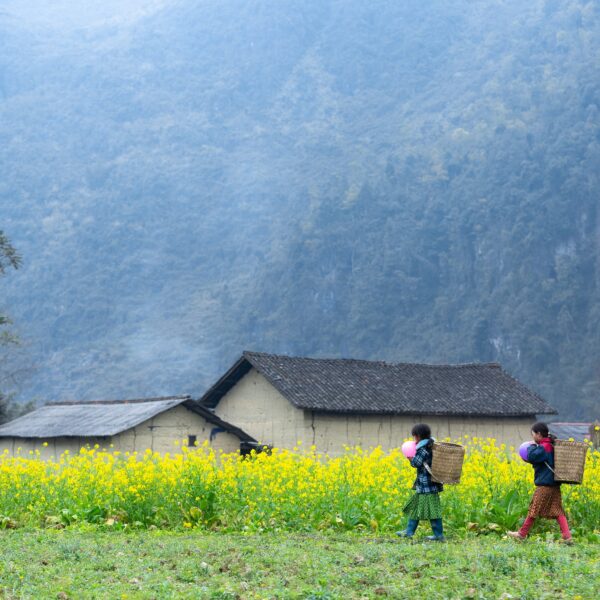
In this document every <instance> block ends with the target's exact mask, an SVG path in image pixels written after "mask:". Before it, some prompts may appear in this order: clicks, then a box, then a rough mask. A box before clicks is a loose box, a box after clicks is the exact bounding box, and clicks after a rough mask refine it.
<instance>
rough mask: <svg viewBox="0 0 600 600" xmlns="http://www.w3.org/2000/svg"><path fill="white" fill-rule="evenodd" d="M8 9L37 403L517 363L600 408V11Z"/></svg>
mask: <svg viewBox="0 0 600 600" xmlns="http://www.w3.org/2000/svg"><path fill="white" fill-rule="evenodd" d="M5 5H6V6H5V8H4V10H3V11H2V12H0V169H1V171H0V175H1V177H0V229H2V230H4V232H5V233H6V235H7V236H8V237H9V238H10V240H11V242H12V243H13V244H14V246H15V247H17V248H18V250H19V252H20V253H21V254H22V255H23V258H24V264H23V266H22V268H21V269H19V271H17V272H15V273H11V274H10V275H8V276H7V277H5V278H3V279H2V280H1V281H0V286H1V288H0V290H1V296H0V308H1V309H2V310H3V311H5V312H7V313H9V314H10V315H11V317H12V319H13V321H14V327H15V328H16V330H17V331H18V332H19V334H20V336H21V337H22V338H23V340H24V342H25V345H26V348H27V351H28V353H29V356H30V361H31V364H32V365H33V367H34V368H33V371H32V374H31V375H30V376H29V377H27V378H26V379H23V380H22V382H21V386H20V390H19V398H20V399H23V400H26V399H31V398H35V399H39V400H49V399H67V398H78V399H91V398H101V397H111V398H115V397H136V396H137V397H140V396H146V395H154V394H157V395H160V394H171V393H177V394H179V393H192V394H199V393H201V392H202V391H203V390H204V389H205V387H206V386H207V385H209V384H210V383H211V382H212V381H213V380H214V379H215V378H216V377H217V376H218V375H220V374H221V372H222V370H224V369H225V368H226V367H228V366H229V364H230V363H231V362H232V361H233V360H234V359H236V358H237V356H238V355H239V354H240V353H241V351H242V350H243V349H253V350H262V351H269V352H281V353H287V354H295V355H312V356H337V357H339V356H344V357H346V356H347V357H349V356H352V357H356V358H372V359H383V360H389V361H420V362H467V361H492V360H493V361H496V360H497V361H500V362H501V363H502V364H503V365H504V367H505V368H506V369H507V370H508V371H510V372H511V373H512V374H513V375H515V376H517V377H519V378H520V379H521V380H522V381H523V382H525V383H527V384H529V385H531V386H532V387H533V388H534V389H535V390H536V391H538V392H540V393H541V394H542V395H543V396H544V397H545V398H546V399H547V400H548V401H549V402H550V403H551V404H553V405H554V406H556V407H557V408H559V409H560V410H561V418H571V419H580V418H591V417H593V416H598V410H599V408H598V404H599V400H598V399H599V398H600V358H598V357H600V318H599V317H600V294H599V285H600V196H599V190H600V186H599V174H600V114H599V109H600V4H599V3H598V2H594V1H591V2H590V1H584V0H546V1H543V0H532V1H531V2H527V3H523V2H517V1H516V0H504V1H503V0H458V1H456V2H452V3H449V2H446V1H442V0H432V1H431V2H426V3H424V2H421V1H417V0H405V1H403V2H397V1H395V0H374V1H372V2H368V3H365V2H361V1H359V0H343V1H342V0H302V1H300V0H285V1H276V0H252V1H247V0H244V1H242V0H230V1H229V2H218V1H217V0H204V1H202V2H198V1H193V0H153V1H148V2H144V1H142V0H129V1H127V2H116V0H110V1H107V2H105V3H96V2H91V0H87V1H85V2H84V1H79V2H77V1H76V0H61V1H60V2H57V3H56V4H55V5H54V6H53V9H50V8H49V7H48V4H47V3H45V2H42V1H41V0H32V1H31V2H28V3H22V2H18V1H17V0H8V1H7V2H6V3H5ZM23 5H25V6H23Z"/></svg>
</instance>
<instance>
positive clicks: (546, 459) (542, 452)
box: [527, 444, 560, 485]
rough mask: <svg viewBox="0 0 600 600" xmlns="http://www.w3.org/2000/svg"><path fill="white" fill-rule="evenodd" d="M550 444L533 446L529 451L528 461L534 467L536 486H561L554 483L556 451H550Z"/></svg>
mask: <svg viewBox="0 0 600 600" xmlns="http://www.w3.org/2000/svg"><path fill="white" fill-rule="evenodd" d="M549 447H551V446H549V445H548V444H539V445H537V444H532V445H531V446H529V448H528V449H527V460H528V461H529V462H530V463H531V464H532V465H533V470H534V472H535V476H534V478H533V482H534V483H535V485H560V484H559V483H556V482H555V481H554V473H553V472H552V471H551V470H550V468H549V467H548V465H549V466H550V467H552V469H554V450H550V451H548V449H547V448H549Z"/></svg>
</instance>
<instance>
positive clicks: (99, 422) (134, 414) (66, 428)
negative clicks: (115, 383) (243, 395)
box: [0, 396, 255, 441]
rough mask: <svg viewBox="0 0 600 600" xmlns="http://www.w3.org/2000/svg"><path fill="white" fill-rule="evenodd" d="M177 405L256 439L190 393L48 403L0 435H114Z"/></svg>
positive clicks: (4, 428)
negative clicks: (196, 400) (136, 398)
mask: <svg viewBox="0 0 600 600" xmlns="http://www.w3.org/2000/svg"><path fill="white" fill-rule="evenodd" d="M180 404H182V405H183V406H185V407H186V408H187V409H189V410H191V411H193V412H195V413H197V414H199V415H201V416H202V417H204V418H205V419H206V420H207V421H208V422H209V423H212V424H214V425H215V426H216V427H219V428H221V429H223V430H224V431H229V432H230V433H233V434H234V435H236V436H237V437H239V438H240V440H242V441H255V440H254V439H253V438H252V437H250V436H249V435H247V434H246V433H245V432H243V431H242V430H241V429H239V428H238V427H235V426H233V425H231V424H230V423H226V422H225V421H223V420H221V419H219V417H217V416H216V415H214V414H213V413H212V412H211V411H209V410H208V409H207V408H206V407H204V406H201V405H199V404H198V403H197V402H195V401H193V400H192V399H191V398H190V397H189V396H169V397H164V398H145V399H141V400H98V401H94V402H55V403H50V404H46V405H44V406H42V407H40V408H38V409H37V410H34V411H33V412H30V413H27V414H25V415H23V416H22V417H19V418H18V419H15V420H14V421H10V422H8V423H5V424H4V425H2V426H0V437H19V438H44V439H48V438H54V437H105V436H113V435H117V434H118V433H122V432H123V431H127V430H128V429H131V428H133V427H135V426H137V425H139V424H140V423H143V422H144V421H147V420H148V419H151V418H152V417H155V416H157V415H159V414H161V413H163V412H165V411H167V410H170V409H171V408H174V407H175V406H179V405H180Z"/></svg>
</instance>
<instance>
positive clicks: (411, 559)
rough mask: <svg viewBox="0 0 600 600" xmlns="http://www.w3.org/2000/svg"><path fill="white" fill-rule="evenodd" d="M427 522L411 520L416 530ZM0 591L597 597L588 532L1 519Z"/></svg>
mask: <svg viewBox="0 0 600 600" xmlns="http://www.w3.org/2000/svg"><path fill="white" fill-rule="evenodd" d="M425 533H426V532H421V535H424V534H425ZM0 543H1V545H2V553H1V558H0V597H1V598H58V599H62V600H65V599H68V598H71V599H75V598H77V599H80V598H157V599H162V598H213V599H218V598H222V599H224V598H231V599H233V598H240V599H242V598H248V599H250V598H304V599H310V598H344V599H346V600H347V599H352V598H383V597H388V598H420V597H423V598H428V599H430V598H501V599H508V598H523V599H532V600H534V599H535V600H542V599H544V598H571V599H579V600H582V599H588V598H590V599H591V598H596V597H597V594H598V590H599V585H600V584H599V579H598V575H599V573H600V553H599V552H598V550H599V546H598V544H594V543H588V542H583V543H581V544H578V545H576V546H574V547H565V546H563V545H562V544H558V543H556V542H553V541H546V540H545V538H544V537H542V536H538V537H535V536H534V537H533V538H532V539H531V540H530V541H528V542H526V543H518V542H513V541H510V540H506V539H501V538H499V537H491V536H489V537H470V538H462V539H460V540H459V539H456V540H452V539H451V540H450V541H449V542H447V543H445V544H431V543H429V544H427V543H421V542H410V541H402V540H398V539H395V538H394V537H392V536H383V537H373V536H369V535H366V534H365V535H356V534H283V533H279V534H271V533H264V534H251V535H243V534H220V533H200V532H161V531H142V532H135V533H133V532H131V533H122V532H94V531H91V532H83V531H72V530H63V531H44V530H37V531H24V530H17V531H7V530H5V531H1V532H0Z"/></svg>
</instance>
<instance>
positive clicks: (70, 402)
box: [43, 394, 191, 406]
mask: <svg viewBox="0 0 600 600" xmlns="http://www.w3.org/2000/svg"><path fill="white" fill-rule="evenodd" d="M168 400H182V401H183V400H191V396H190V395H189V394H185V395H181V396H157V397H155V398H133V399H124V400H63V401H58V402H47V403H46V404H44V405H43V406H92V405H104V404H141V403H144V402H166V401H168Z"/></svg>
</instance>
